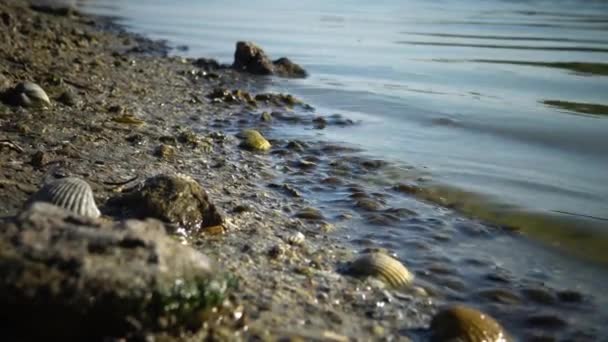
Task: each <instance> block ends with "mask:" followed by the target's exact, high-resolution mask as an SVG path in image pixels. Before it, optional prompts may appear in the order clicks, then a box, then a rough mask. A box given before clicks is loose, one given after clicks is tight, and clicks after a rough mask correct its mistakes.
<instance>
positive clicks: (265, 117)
mask: <svg viewBox="0 0 608 342" xmlns="http://www.w3.org/2000/svg"><path fill="white" fill-rule="evenodd" d="M260 120H262V121H264V122H271V121H272V115H270V113H268V112H263V113H262V115H260Z"/></svg>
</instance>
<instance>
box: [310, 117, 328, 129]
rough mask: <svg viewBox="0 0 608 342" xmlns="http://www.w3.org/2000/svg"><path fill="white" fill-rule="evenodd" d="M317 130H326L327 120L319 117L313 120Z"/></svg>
mask: <svg viewBox="0 0 608 342" xmlns="http://www.w3.org/2000/svg"><path fill="white" fill-rule="evenodd" d="M312 123H313V124H314V127H315V129H324V128H325V127H327V120H326V119H325V118H323V117H317V118H314V119H313V120H312Z"/></svg>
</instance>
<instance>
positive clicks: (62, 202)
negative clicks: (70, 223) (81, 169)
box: [30, 177, 101, 218]
mask: <svg viewBox="0 0 608 342" xmlns="http://www.w3.org/2000/svg"><path fill="white" fill-rule="evenodd" d="M33 202H48V203H51V204H54V205H56V206H58V207H61V208H64V209H66V210H69V211H71V212H73V213H75V214H78V215H80V216H86V217H91V218H97V217H99V215H100V214H101V213H100V212H99V209H98V208H97V205H96V204H95V198H93V190H92V189H91V186H89V184H88V183H87V182H85V181H84V180H82V179H80V178H77V177H68V178H61V179H55V180H52V181H50V182H48V183H46V184H44V185H43V186H42V188H41V189H40V190H38V192H36V193H35V194H34V195H33V196H32V198H31V200H30V203H33Z"/></svg>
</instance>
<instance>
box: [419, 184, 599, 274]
mask: <svg viewBox="0 0 608 342" xmlns="http://www.w3.org/2000/svg"><path fill="white" fill-rule="evenodd" d="M412 195H414V196H416V197H418V198H421V199H423V200H426V201H430V202H434V203H438V204H440V205H442V206H445V207H448V208H452V209H454V210H456V211H458V212H461V213H463V214H464V215H467V216H469V217H473V218H477V219H480V220H482V221H485V222H488V223H492V224H496V225H498V226H500V227H503V228H504V229H505V230H508V231H516V232H520V233H522V234H524V235H526V236H528V237H530V238H533V239H535V240H538V241H541V242H544V243H545V244H547V245H549V246H552V247H555V248H558V249H560V250H563V251H565V252H567V253H569V254H571V255H572V256H575V257H578V258H581V259H584V260H588V261H592V262H597V263H601V264H606V265H608V234H606V227H607V226H608V222H606V219H602V218H593V217H585V216H577V215H571V214H567V213H563V212H550V211H542V212H541V211H530V210H524V209H522V208H519V207H516V206H513V205H509V204H506V203H501V202H500V201H499V200H497V199H495V198H491V197H489V196H483V195H480V194H476V193H472V192H468V191H464V190H461V189H458V188H455V187H451V186H446V185H439V184H433V185H428V186H423V187H417V188H416V191H415V192H413V193H412Z"/></svg>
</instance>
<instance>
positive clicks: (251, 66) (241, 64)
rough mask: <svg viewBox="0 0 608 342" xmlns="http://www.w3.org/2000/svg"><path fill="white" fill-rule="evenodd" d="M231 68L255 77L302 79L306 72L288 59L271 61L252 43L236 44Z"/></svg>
mask: <svg viewBox="0 0 608 342" xmlns="http://www.w3.org/2000/svg"><path fill="white" fill-rule="evenodd" d="M232 67H233V68H234V69H236V70H239V71H245V72H248V73H251V74H255V75H277V76H281V77H292V78H304V77H306V76H308V74H307V72H306V71H305V70H304V69H303V68H302V67H301V66H299V65H297V64H295V63H293V62H292V61H291V60H290V59H288V58H285V57H282V58H279V59H277V60H276V61H274V62H273V61H271V60H270V58H269V57H268V56H267V55H266V53H265V52H264V50H262V48H261V47H259V46H258V45H256V44H255V43H252V42H237V43H236V50H235V52H234V63H233V64H232Z"/></svg>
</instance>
